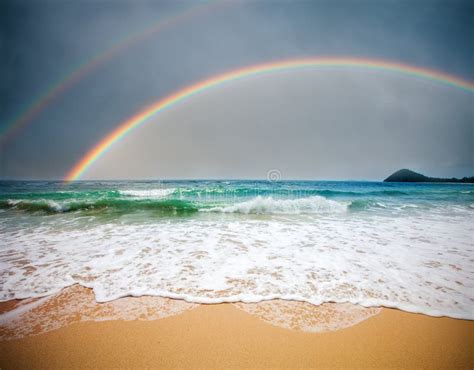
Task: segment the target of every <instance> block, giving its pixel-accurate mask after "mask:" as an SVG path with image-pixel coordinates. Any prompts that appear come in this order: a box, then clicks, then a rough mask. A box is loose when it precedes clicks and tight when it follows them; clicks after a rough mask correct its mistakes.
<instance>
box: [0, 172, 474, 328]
mask: <svg viewBox="0 0 474 370" xmlns="http://www.w3.org/2000/svg"><path fill="white" fill-rule="evenodd" d="M473 221H474V185H469V184H428V183H423V184H414V183H412V184H410V183H382V182H354V181H249V180H246V181H224V180H222V181H217V180H199V181H79V182H74V183H69V184H64V183H61V182H15V181H3V182H0V235H1V239H0V301H7V300H11V299H24V298H32V297H42V296H46V295H50V294H53V293H57V292H59V291H61V289H63V288H65V287H68V286H72V285H74V284H80V285H82V286H84V287H88V288H92V289H93V292H94V294H95V298H96V300H97V301H98V302H106V301H111V300H114V299H117V298H120V297H124V296H149V295H151V296H161V297H168V298H176V299H183V300H186V301H188V302H194V303H219V302H239V301H241V302H260V301H263V300H269V299H275V298H279V299H283V300H296V301H304V302H308V303H311V304H315V305H319V304H322V303H325V302H340V303H343V302H347V303H353V304H359V305H362V306H365V307H375V306H384V307H394V308H398V309H401V310H404V311H409V312H419V313H424V314H427V315H432V316H450V317H454V318H464V319H470V320H472V319H474V310H473V307H474V245H473V235H474V233H473V231H474V222H473Z"/></svg>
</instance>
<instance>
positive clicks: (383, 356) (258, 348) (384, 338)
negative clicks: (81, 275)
mask: <svg viewBox="0 0 474 370" xmlns="http://www.w3.org/2000/svg"><path fill="white" fill-rule="evenodd" d="M49 309H51V310H54V306H51V307H50V308H49ZM473 344H474V322H473V321H467V320H455V319H449V318H434V317H429V316H425V315H418V314H410V313H406V312H402V311H399V310H394V309H383V310H382V311H381V312H380V313H379V314H377V315H375V316H372V317H370V318H368V319H367V320H365V321H362V322H360V323H358V324H356V325H354V326H351V327H348V328H345V329H342V330H337V331H329V332H324V333H308V332H304V331H300V330H289V329H285V328H281V327H278V326H274V325H272V324H270V323H268V322H265V321H264V320H261V319H260V318H259V317H258V316H255V315H251V314H249V313H247V312H245V311H243V310H241V309H238V308H237V307H236V306H234V305H232V304H218V305H200V306H197V307H195V308H193V309H189V310H184V311H183V312H180V313H179V314H176V315H174V316H168V317H165V318H161V319H158V320H151V321H150V320H144V321H138V320H134V321H123V320H113V321H103V322H77V323H73V324H71V325H68V326H65V327H62V328H60V329H57V330H53V331H50V332H46V333H43V334H40V335H35V336H28V337H24V338H22V339H15V340H6V341H2V342H0V367H1V368H2V369H8V368H19V367H21V368H46V367H47V368H51V367H163V368H169V367H205V368H224V367H286V368H295V367H365V368H366V367H377V368H380V367H412V368H413V367H416V368H420V367H424V368H466V369H467V368H469V369H470V368H473V367H474V351H473V348H474V346H473Z"/></svg>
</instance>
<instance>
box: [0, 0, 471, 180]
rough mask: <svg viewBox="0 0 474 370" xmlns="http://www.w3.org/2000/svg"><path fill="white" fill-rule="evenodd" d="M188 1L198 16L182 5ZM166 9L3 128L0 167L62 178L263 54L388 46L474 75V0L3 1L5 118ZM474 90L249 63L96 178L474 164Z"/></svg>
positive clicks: (0, 70) (369, 175)
mask: <svg viewBox="0 0 474 370" xmlns="http://www.w3.org/2000/svg"><path fill="white" fill-rule="evenodd" d="M193 9H198V10H197V11H195V12H193ZM183 12H188V13H190V15H189V16H186V17H182V18H181V19H180V18H179V15H180V14H183ZM176 15H178V19H177V20H176V21H174V22H169V20H170V19H173V18H172V17H175V18H176ZM159 22H164V23H165V24H166V22H169V23H168V24H166V26H163V27H162V28H161V29H159V30H158V31H156V32H154V33H152V34H150V35H148V37H145V38H138V39H137V41H136V42H134V43H132V44H130V46H128V47H127V48H123V49H121V50H120V51H119V52H117V53H116V54H115V55H114V57H113V58H110V59H109V60H106V61H105V62H104V63H102V64H100V65H98V66H97V67H96V68H94V69H92V70H90V71H89V73H87V74H85V75H84V77H83V78H81V79H79V80H78V81H76V82H75V83H74V84H72V85H71V86H69V87H68V88H67V89H65V90H64V91H63V92H62V93H61V94H58V95H57V96H56V97H55V98H54V99H52V100H51V101H50V102H49V104H48V105H47V106H45V107H44V109H43V110H41V111H40V112H38V113H37V114H36V115H35V116H34V117H33V118H32V119H31V120H30V122H28V124H27V125H25V126H24V127H23V128H22V129H21V130H19V131H18V132H16V133H15V135H13V136H11V137H9V138H8V140H6V141H4V142H2V144H1V147H0V156H1V157H0V178H3V179H61V178H63V177H64V176H65V175H66V173H67V172H68V171H69V170H70V169H71V168H72V167H73V166H74V165H75V164H76V163H77V162H78V161H79V160H80V159H81V158H82V157H83V156H84V155H85V154H86V153H87V152H88V151H89V150H90V149H91V148H92V147H93V146H94V145H95V144H96V143H97V142H99V141H100V140H101V139H102V138H103V137H104V136H106V135H107V134H108V133H109V132H111V131H112V130H113V129H114V128H116V127H117V126H118V125H119V124H120V123H121V122H122V121H124V120H126V119H127V118H129V117H131V116H133V115H134V114H135V113H136V112H139V111H140V110H142V109H143V108H144V107H146V106H148V105H150V104H151V103H153V102H156V101H158V100H159V99H161V98H163V97H165V96H167V95H169V94H171V93H173V92H175V91H178V90H180V89H181V88H184V87H186V86H189V85H191V84H193V83H195V82H198V81H200V80H204V79H206V78H209V77H211V76H214V75H216V74H219V73H223V72H226V71H230V70H233V69H237V68H241V67H244V66H248V65H252V64H258V63H265V62H269V61H277V60H283V59H291V58H302V57H321V56H332V57H342V56H344V57H351V58H368V59H386V60H391V61H396V62H402V63H406V64H410V65H415V66H419V67H422V68H430V69H436V70H439V71H443V72H445V73H449V74H453V75H456V76H458V77H460V78H463V79H466V80H470V81H474V67H473V66H474V26H473V25H474V3H473V2H472V1H428V0H422V1H417V0H415V1H389V0H377V1H375V0H374V1H356V0H347V1H339V0H336V1H263V0H260V1H227V2H219V1H214V2H190V1H145V0H139V1H133V2H132V1H123V0H119V1H106V0H101V1H91V0H87V1H85V0H80V1H70V0H65V1H59V0H54V1H39V0H30V1H26V0H17V1H5V0H4V1H2V2H1V3H0V129H1V128H2V127H3V128H5V127H7V126H8V125H10V124H11V122H13V121H14V120H15V117H18V116H19V115H21V113H22V112H24V111H25V109H26V108H27V107H28V106H29V105H30V104H31V103H32V102H33V103H34V102H37V101H38V97H39V96H41V95H44V94H45V92H47V91H48V89H49V88H50V87H51V86H52V85H54V84H56V83H57V82H58V81H61V80H64V78H65V77H67V76H69V75H70V74H71V72H73V71H74V70H76V69H77V67H78V66H80V65H82V64H84V63H87V62H88V61H90V60H91V59H92V58H93V57H94V56H97V55H100V53H103V52H104V51H106V50H107V49H109V48H110V47H111V45H115V44H117V42H120V40H124V39H126V38H127V37H129V36H131V35H135V34H139V33H140V32H142V31H143V30H145V29H147V28H149V27H151V26H152V25H154V24H157V23H159ZM473 98H474V93H472V92H466V91H462V90H461V89H457V88H453V87H449V86H446V85H443V84H439V83H435V82H432V81H427V80H423V79H419V78H413V77H409V76H406V75H401V74H397V73H388V72H386V71H385V72H384V71H373V70H361V69H354V68H335V69H329V70H328V69H325V70H322V69H318V68H314V69H311V68H309V69H305V70H292V71H284V72H276V73H272V74H266V75H264V76H263V75H262V76H255V77H249V78H246V79H243V80H240V81H236V82H232V83H228V84H225V85H223V86H220V87H217V88H214V89H210V90H208V91H206V92H204V93H202V94H199V95H198V96H195V97H193V98H190V99H188V100H186V101H184V102H181V103H179V104H177V105H175V106H173V107H172V108H170V109H168V110H166V111H164V112H163V113H160V114H158V115H157V116H156V117H154V118H153V119H152V120H150V121H149V122H148V123H147V124H146V125H143V126H141V127H140V128H138V129H136V130H135V131H133V132H132V133H130V134H129V135H127V136H126V137H125V138H123V139H122V140H121V141H120V142H118V143H116V144H115V145H114V146H113V147H111V148H110V150H108V152H107V153H106V154H105V155H104V156H102V158H100V159H99V160H98V161H97V162H96V163H94V165H93V166H91V168H90V169H89V170H88V171H87V173H85V175H84V179H134V178H136V179H166V178H173V179H177V178H265V177H266V174H267V172H268V171H269V170H271V169H278V170H279V171H280V172H281V174H282V178H283V179H372V180H380V179H383V178H385V177H386V176H388V175H389V174H390V173H392V172H394V171H395V170H398V169H400V168H411V169H413V170H416V171H419V172H422V173H424V174H426V175H429V176H446V177H452V176H457V177H462V176H472V175H474V153H473V146H472V143H473V139H474V133H473V130H474V104H473V103H474V100H473ZM0 132H3V131H0Z"/></svg>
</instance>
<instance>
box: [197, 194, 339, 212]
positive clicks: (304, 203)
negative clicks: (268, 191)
mask: <svg viewBox="0 0 474 370" xmlns="http://www.w3.org/2000/svg"><path fill="white" fill-rule="evenodd" d="M347 206H348V205H347V204H344V203H339V202H336V201H334V200H329V199H326V198H324V197H320V196H313V197H309V198H301V199H274V198H272V197H266V198H263V197H261V196H258V197H256V198H253V199H251V200H248V201H245V202H241V203H237V204H233V205H230V206H221V207H212V208H208V209H202V211H206V212H221V213H243V214H301V213H330V212H337V213H342V212H345V211H346V210H347Z"/></svg>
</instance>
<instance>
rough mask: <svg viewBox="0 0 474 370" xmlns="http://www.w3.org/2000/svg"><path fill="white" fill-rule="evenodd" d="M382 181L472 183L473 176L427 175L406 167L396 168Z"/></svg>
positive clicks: (473, 180)
mask: <svg viewBox="0 0 474 370" xmlns="http://www.w3.org/2000/svg"><path fill="white" fill-rule="evenodd" d="M383 181H384V182H451V183H452V182H455V183H470V184H472V183H474V176H471V177H463V178H462V179H456V178H454V177H453V178H450V179H447V178H446V179H444V178H437V177H428V176H425V175H422V174H421V173H418V172H415V171H411V170H408V169H406V168H404V169H401V170H398V171H396V172H394V173H392V174H391V175H390V176H389V177H387V178H386V179H385V180H383Z"/></svg>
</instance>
